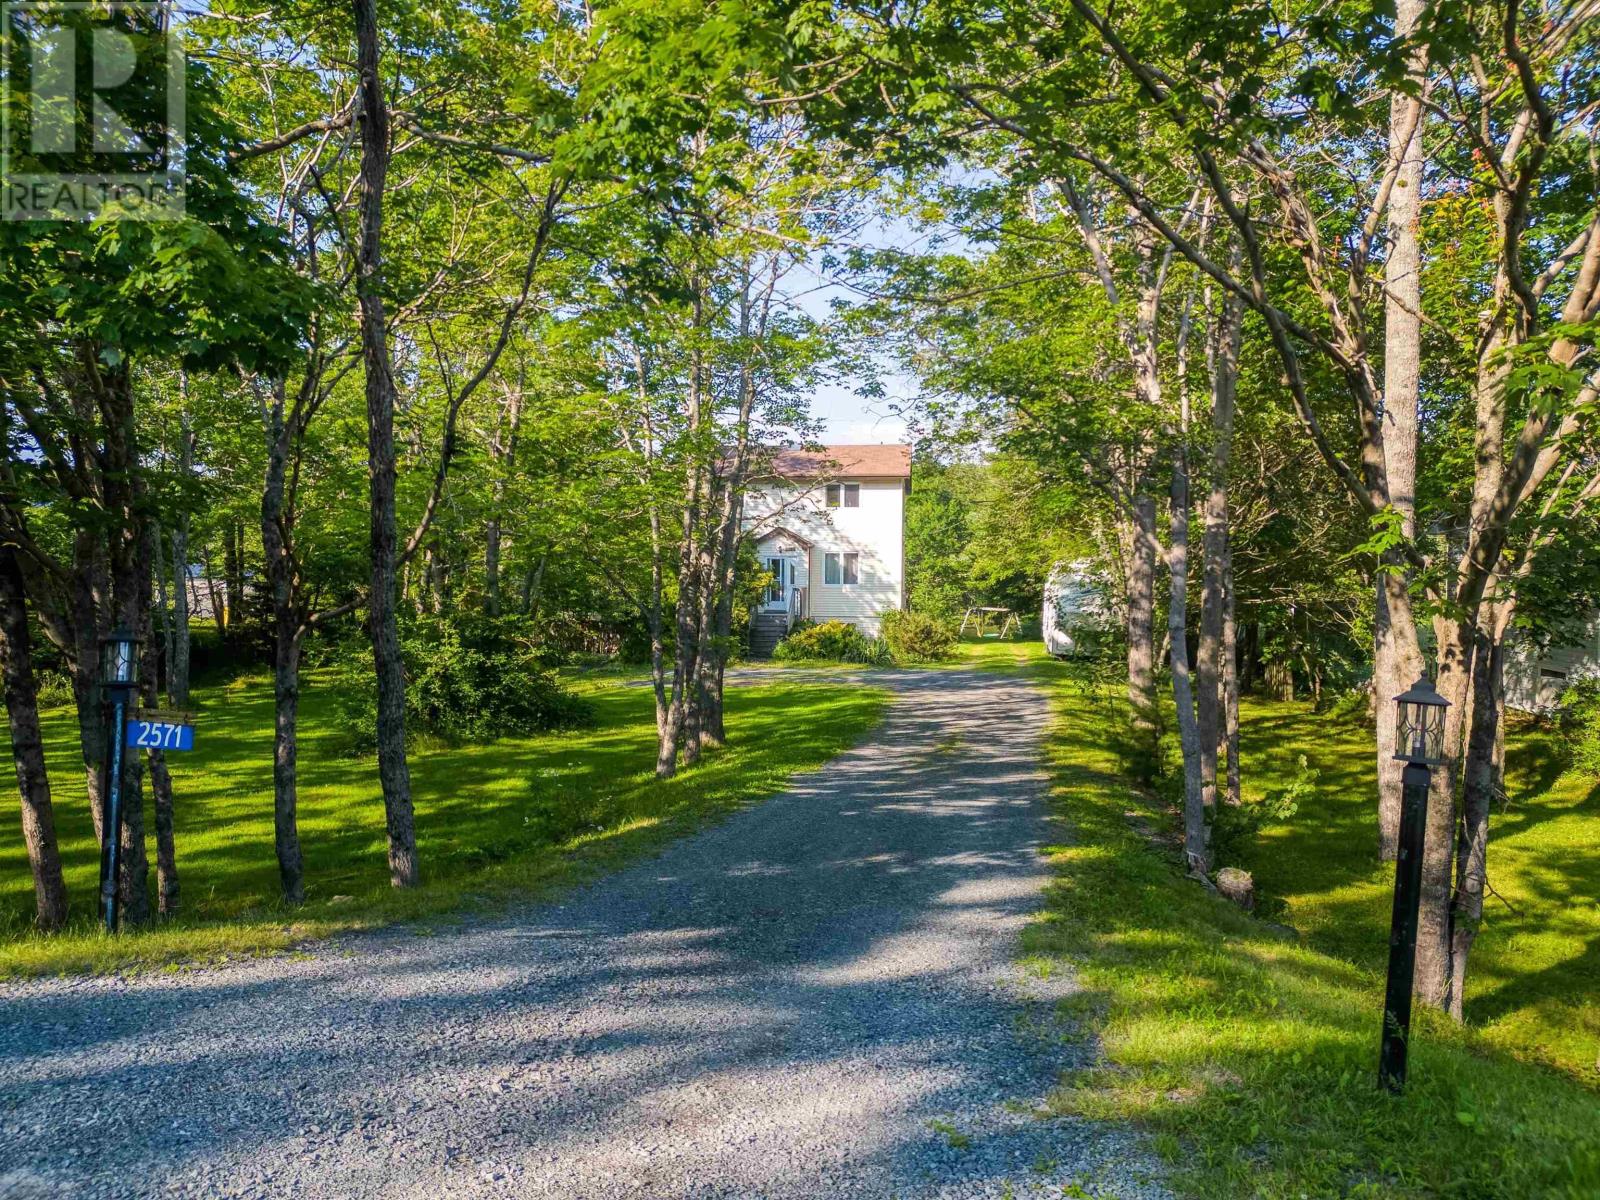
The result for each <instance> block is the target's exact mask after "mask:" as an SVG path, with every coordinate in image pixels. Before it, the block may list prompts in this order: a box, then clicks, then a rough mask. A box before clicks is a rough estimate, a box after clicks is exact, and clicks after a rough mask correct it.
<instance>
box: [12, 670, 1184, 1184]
mask: <svg viewBox="0 0 1600 1200" xmlns="http://www.w3.org/2000/svg"><path fill="white" fill-rule="evenodd" d="M752 674H754V673H752ZM763 678H764V679H765V680H767V681H770V680H771V676H770V675H765V676H763ZM840 678H847V677H840ZM872 680H873V682H874V683H882V684H887V685H889V686H892V687H894V688H895V689H896V691H897V697H896V700H895V703H894V704H893V706H892V707H891V709H890V711H889V713H888V716H887V717H886V719H885V722H884V724H883V725H882V726H881V727H880V728H879V729H878V731H877V732H876V733H875V734H874V735H873V736H872V738H871V740H870V741H869V742H868V743H867V744H865V745H863V746H861V747H859V748H857V749H855V750H853V751H851V752H849V753H847V754H844V755H842V756H841V757H839V758H837V759H835V760H834V761H833V762H832V763H831V764H829V765H828V766H827V767H825V768H823V769H822V770H821V771H818V772H816V773H814V774H810V775H806V776H803V777H801V778H800V779H798V780H797V781H796V782H795V785H794V786H793V787H792V789H791V790H790V791H788V792H787V793H785V794H783V795H781V796H778V797H776V798H774V799H771V800H768V801H766V802H765V803H762V804H759V805H756V806H753V807H752V808H750V809H747V810H745V811H743V812H741V813H738V814H736V815H735V816H733V817H732V818H730V819H729V820H727V821H725V822H723V823H721V824H720V825H718V826H716V827H715V828H713V829H711V830H709V831H707V832H705V833H702V834H699V835H697V836H695V837H692V838H688V839H685V840H683V841H681V842H678V843H676V844H674V845H673V846H671V847H669V848H668V849H667V850H666V851H665V852H664V853H662V854H661V855H659V856H658V857H656V858H653V859H650V860H648V861H646V862H642V863H640V864H638V865H636V866H634V867H632V868H630V869H629V870H627V871H624V872H622V873H620V874H618V875H614V876H612V877H610V878H609V879H606V880H604V881H601V882H599V883H596V884H594V885H592V886H590V887H588V888H586V889H584V890H582V891H580V892H576V893H573V894H572V895H571V896H569V897H568V898H567V900H566V902H565V903H564V904H559V905H544V906H538V907H528V908H524V909H522V910H519V911H515V912H510V913H503V914H500V915H498V916H496V917H493V918H490V919H474V920H472V921H470V922H469V923H467V924H466V925H464V926H463V927H461V928H459V929H452V930H449V931H448V932H444V933H440V934H438V935H435V936H422V932H423V931H419V930H416V929H409V928H406V927H397V928H393V929H389V930H385V931H383V932H381V933H376V934H369V935H361V936H354V937H346V938H342V939H339V940H337V941H333V942H328V943H323V944H320V945H318V946H317V947H315V948H314V949H313V950H312V951H311V952H310V953H309V954H306V955H299V956H292V957H279V958H271V959H262V960H257V961H252V962H247V963H241V964H235V965H231V966H226V967H222V968H218V969H207V970H195V971H188V972H180V973H172V974H147V975H140V976H135V977H129V978H115V977H110V978H105V977H102V978H73V979H58V980H47V981H36V982H27V983H12V984H5V985H0V1198H3V1200H36V1198H42V1197H51V1198H54V1197H72V1198H73V1200H94V1198H99V1197H117V1198H121V1197H156V1196H159V1197H171V1198H181V1197H296V1198H297V1200H300V1198H304V1200H324V1198H327V1200H332V1198H335V1197H337V1198H340V1200H346V1198H348V1200H357V1198H365V1197H385V1198H394V1200H400V1198H405V1200H442V1198H445V1197H474V1198H480V1197H481V1198H486V1200H487V1198H497V1197H519V1198H520V1197H547V1196H548V1197H562V1198H571V1200H603V1198H610V1197H650V1198H652V1200H654V1198H664V1197H684V1198H689V1197H767V1198H772V1200H777V1198H780V1197H783V1198H788V1197H794V1198H802V1197H803V1198H805V1200H813V1198H827V1200H835V1198H838V1200H847V1198H857V1197H861V1198H866V1197H872V1198H883V1200H889V1198H891V1197H899V1198H902V1200H910V1198H912V1197H919V1198H933V1197H940V1198H947V1200H978V1198H980V1197H1007V1196H1014V1197H1019V1198H1020V1197H1030V1196H1045V1195H1048V1196H1054V1197H1059V1196H1061V1195H1062V1194H1063V1189H1065V1188H1067V1187H1068V1185H1069V1184H1076V1185H1077V1186H1078V1187H1080V1188H1082V1189H1083V1190H1084V1191H1085V1192H1086V1193H1088V1194H1089V1195H1095V1196H1117V1197H1123V1198H1128V1200H1146V1198H1152V1200H1153V1198H1155V1197H1163V1196H1166V1195H1167V1193H1166V1191H1165V1189H1164V1188H1163V1187H1162V1185H1161V1184H1160V1183H1159V1182H1158V1180H1159V1173H1158V1171H1157V1169H1156V1167H1155V1166H1154V1165H1153V1161H1152V1158H1151V1156H1150V1154H1149V1151H1148V1147H1147V1146H1146V1145H1145V1144H1144V1143H1142V1142H1141V1140H1140V1139H1139V1138H1137V1137H1136V1136H1135V1135H1134V1134H1133V1133H1132V1132H1131V1131H1129V1130H1128V1129H1126V1128H1122V1127H1118V1126H1115V1125H1110V1124H1105V1123H1092V1122H1087V1121H1082V1120H1077V1119H1071V1118H1041V1117H1040V1116H1038V1115H1036V1114H1035V1112H1034V1107H1035V1106H1036V1105H1037V1104H1038V1102H1039V1101H1040V1100H1041V1099H1042V1098H1043V1096H1044V1095H1045V1094H1046V1092H1047V1091H1048V1090H1049V1088H1050V1086H1051V1085H1052V1083H1053V1082H1054V1080H1055V1079H1056V1078H1057V1077H1058V1075H1059V1073H1060V1072H1061V1071H1063V1070H1066V1069H1071V1068H1073V1067H1077V1066H1083V1065H1086V1064H1087V1063H1088V1062H1089V1061H1091V1060H1092V1058H1093V1053H1094V1050H1093V1047H1092V1046H1091V1045H1086V1044H1084V1043H1083V1042H1082V1041H1081V1040H1078V1039H1075V1038H1074V1037H1073V1036H1072V1035H1071V1027H1070V1026H1069V1025H1066V1024H1061V1023H1058V1022H1057V1021H1056V1020H1055V1018H1054V1015H1053V1014H1054V1001H1055V1000H1056V999H1058V998H1059V997H1060V996H1062V995H1063V994H1065V993H1068V992H1070V991H1071V990H1072V987H1073V982H1072V980H1071V979H1070V978H1068V977H1064V976H1062V975H1060V974H1055V975H1052V976H1051V977H1050V978H1048V979H1038V978H1032V977H1029V976H1028V975H1027V974H1026V973H1024V972H1023V970H1022V969H1021V968H1020V967H1019V965H1018V964H1017V963H1016V962H1015V961H1014V954H1015V948H1016V934H1017V932H1018V930H1019V928H1020V927H1021V926H1022V925H1023V924H1024V923H1025V921H1026V920H1027V918H1028V915H1029V913H1030V912H1031V911H1033V910H1035V909H1036V908H1037V907H1038V905H1039V893H1040V890H1041V888H1042V887H1043V886H1044V884H1045V882H1046V875H1047V872H1046V870H1045V867H1044V864H1043V862H1042V860H1041V858H1040V855H1039V848H1040V846H1041V845H1042V844H1043V843H1044V842H1046V841H1048V840H1050V838H1051V837H1052V829H1051V826H1050V824H1049V822H1048V819H1047V816H1046V811H1045V805H1044V786H1045V780H1044V776H1043V774H1042V771H1041V768H1040V764H1039V755H1038V739H1039V735H1040V730H1041V729H1042V728H1043V725H1044V722H1045V720H1046V717H1047V711H1046V704H1045V701H1044V698H1043V697H1042V695H1041V694H1040V693H1039V692H1038V691H1037V690H1036V689H1035V688H1033V687H1031V686H1030V685H1029V684H1028V683H1027V682H1025V681H1022V680H1017V679H1009V678H1006V677H1003V676H996V675H988V674H979V673H970V672H958V671H952V672H920V673H909V672H908V673H893V672H887V673H875V674H874V675H873V676H872ZM1067 1194H1075V1193H1072V1192H1070V1190H1069V1191H1068V1192H1067Z"/></svg>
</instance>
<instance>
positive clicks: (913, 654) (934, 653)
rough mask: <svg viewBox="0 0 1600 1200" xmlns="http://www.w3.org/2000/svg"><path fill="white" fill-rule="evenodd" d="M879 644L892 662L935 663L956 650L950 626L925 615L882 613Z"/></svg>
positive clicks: (894, 612) (896, 612)
mask: <svg viewBox="0 0 1600 1200" xmlns="http://www.w3.org/2000/svg"><path fill="white" fill-rule="evenodd" d="M883 640H884V641H885V642H887V643H888V644H889V652H890V653H891V654H893V655H894V659H895V661H896V662H913V663H915V662H939V661H940V660H942V659H946V658H949V657H951V656H952V655H953V654H954V653H955V649H956V635H955V634H954V633H952V632H951V631H950V626H948V625H946V624H945V623H943V622H942V621H937V620H935V619H934V618H932V617H930V616H928V615H927V614H925V613H914V612H899V611H893V612H886V613H884V614H883Z"/></svg>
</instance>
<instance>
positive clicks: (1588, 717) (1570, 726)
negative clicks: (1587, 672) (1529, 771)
mask: <svg viewBox="0 0 1600 1200" xmlns="http://www.w3.org/2000/svg"><path fill="white" fill-rule="evenodd" d="M1555 720H1556V728H1557V729H1558V730H1560V731H1561V739H1562V742H1563V749H1564V751H1565V753H1566V756H1567V763H1568V766H1570V767H1571V768H1572V769H1573V770H1575V771H1579V772H1581V773H1582V774H1584V775H1600V676H1590V677H1588V678H1586V679H1580V680H1578V681H1577V682H1576V683H1574V684H1572V685H1571V686H1570V687H1568V688H1567V690H1566V691H1564V692H1562V693H1561V702H1560V703H1559V704H1558V705H1557V706H1556V712H1555Z"/></svg>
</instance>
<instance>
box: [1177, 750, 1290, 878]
mask: <svg viewBox="0 0 1600 1200" xmlns="http://www.w3.org/2000/svg"><path fill="white" fill-rule="evenodd" d="M1321 774H1322V773H1321V772H1320V771H1318V770H1317V768H1316V767H1313V766H1312V765H1311V764H1310V762H1309V761H1308V760H1307V758H1306V756H1305V755H1304V754H1302V755H1300V756H1299V761H1298V770H1296V772H1295V777H1294V778H1293V779H1292V780H1291V781H1290V782H1289V786H1288V787H1285V788H1280V789H1279V790H1277V791H1273V792H1268V793H1267V794H1266V795H1265V796H1263V797H1262V798H1261V799H1260V800H1257V801H1249V800H1246V801H1245V802H1244V803H1243V804H1239V805H1233V804H1218V805H1217V812H1216V818H1215V823H1214V824H1213V825H1212V827H1211V847H1212V849H1213V850H1214V851H1215V853H1216V859H1217V864H1218V865H1219V866H1226V865H1229V864H1232V863H1236V862H1238V861H1240V859H1241V858H1242V857H1243V855H1244V854H1245V852H1246V851H1247V850H1248V849H1249V847H1250V846H1251V845H1252V844H1254V842H1255V840H1256V838H1257V836H1258V835H1259V834H1260V833H1261V829H1262V827H1263V826H1264V825H1266V824H1268V823H1269V822H1273V821H1288V820H1290V819H1292V818H1293V817H1294V815H1295V814H1296V813H1298V812H1299V811H1300V802H1301V801H1302V800H1305V799H1307V798H1308V797H1310V796H1314V795H1315V794H1316V792H1317V781H1318V779H1319V778H1320V777H1321ZM1179 778H1180V779H1181V778H1182V775H1181V772H1180V775H1179Z"/></svg>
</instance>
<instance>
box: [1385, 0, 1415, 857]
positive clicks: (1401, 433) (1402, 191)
mask: <svg viewBox="0 0 1600 1200" xmlns="http://www.w3.org/2000/svg"><path fill="white" fill-rule="evenodd" d="M1423 4H1424V0H1398V3H1397V4H1396V7H1395V34H1396V36H1398V37H1408V36H1410V35H1411V34H1412V33H1413V31H1415V29H1416V27H1417V21H1418V20H1419V18H1420V17H1421V15H1422V10H1423ZM1425 69H1426V53H1424V54H1422V55H1420V56H1419V55H1414V56H1413V58H1412V63H1411V67H1410V74H1411V75H1412V78H1413V82H1414V83H1415V84H1416V85H1418V86H1420V85H1421V75H1422V73H1423V72H1424V71H1425ZM1412 103H1413V101H1412V99H1411V98H1410V97H1408V96H1406V95H1405V94H1404V93H1402V92H1396V93H1394V95H1393V96H1392V97H1391V98H1390V101H1389V154H1390V156H1391V158H1392V159H1394V160H1397V161H1398V162H1399V164H1400V166H1399V171H1398V174H1397V175H1396V177H1395V182H1394V187H1393V189H1392V190H1391V192H1390V194H1389V204H1388V210H1387V213H1386V219H1387V222H1388V233H1389V255H1388V260H1387V262H1386V264H1385V266H1384V322H1383V324H1384V352H1383V405H1384V417H1383V424H1382V430H1383V433H1382V436H1383V458H1384V464H1385V469H1386V472H1387V475H1388V481H1389V503H1390V506H1391V507H1392V508H1394V509H1395V511H1396V512H1398V513H1399V514H1400V518H1401V528H1402V529H1403V530H1404V532H1405V535H1406V537H1408V538H1412V537H1415V536H1416V531H1417V509H1416V486H1417V398H1418V386H1419V380H1420V378H1421V353H1422V315H1421V314H1422V271H1421V265H1422V253H1421V248H1420V245H1419V241H1418V230H1419V224H1420V221H1421V215H1422V121H1421V120H1420V119H1417V120H1415V121H1412V120H1410V119H1409V112H1410V105H1411V104H1412ZM1411 126H1414V129H1412V132H1411V136H1410V138H1409V139H1407V138H1406V131H1407V128H1408V127H1411ZM1390 622H1391V616H1390V609H1389V597H1388V594H1387V589H1386V588H1385V587H1384V582H1383V580H1382V579H1379V581H1378V584H1377V610H1376V614H1375V617H1374V621H1373V648H1372V650H1373V653H1372V686H1373V692H1374V697H1373V698H1374V702H1375V707H1376V717H1377V726H1378V737H1377V742H1378V747H1377V753H1378V853H1379V856H1380V857H1381V858H1382V859H1383V861H1385V862H1392V861H1394V857H1395V854H1396V852H1397V847H1398V843H1399V835H1400V768H1401V765H1402V764H1401V763H1399V762H1397V761H1395V757H1394V738H1395V712H1394V705H1393V704H1392V703H1391V700H1392V699H1393V698H1394V697H1395V696H1397V695H1399V694H1400V693H1401V692H1403V691H1405V689H1406V688H1408V687H1410V686H1411V685H1412V683H1414V682H1415V681H1416V678H1417V676H1418V675H1419V674H1421V670H1422V664H1421V661H1420V658H1419V659H1417V660H1412V659H1411V658H1410V656H1408V655H1407V654H1406V653H1405V649H1404V644H1403V643H1397V642H1396V640H1395V637H1394V634H1393V631H1392V629H1391V627H1390Z"/></svg>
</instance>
